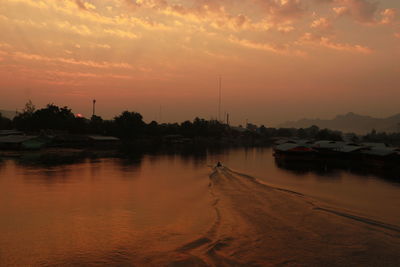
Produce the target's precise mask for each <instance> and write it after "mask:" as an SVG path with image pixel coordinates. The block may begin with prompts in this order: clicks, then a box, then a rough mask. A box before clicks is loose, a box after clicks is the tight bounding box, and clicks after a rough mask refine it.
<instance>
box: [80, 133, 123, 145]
mask: <svg viewBox="0 0 400 267" xmlns="http://www.w3.org/2000/svg"><path fill="white" fill-rule="evenodd" d="M87 139H88V142H89V143H90V144H91V145H92V146H101V147H109V146H115V145H118V144H119V143H120V139H119V138H117V137H114V136H104V135H88V136H87Z"/></svg>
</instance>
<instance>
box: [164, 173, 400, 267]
mask: <svg viewBox="0 0 400 267" xmlns="http://www.w3.org/2000/svg"><path fill="white" fill-rule="evenodd" d="M209 190H210V194H211V197H212V199H213V200H212V208H213V209H214V211H215V220H214V221H213V223H212V225H211V226H210V228H209V230H208V231H207V232H206V233H205V234H204V235H202V236H199V237H198V238H195V239H194V240H193V241H190V242H188V243H186V244H184V245H182V246H180V247H179V248H177V249H176V251H175V252H176V253H177V255H178V256H177V257H178V259H177V260H175V261H172V262H170V263H169V264H168V266H342V265H346V266H400V257H399V256H398V251H400V250H399V249H400V228H399V227H398V226H395V225H389V224H385V223H382V222H378V221H375V220H372V219H368V218H363V217H359V216H356V215H353V214H350V213H347V212H344V211H340V210H336V209H332V208H328V207H325V206H323V205H320V204H319V203H317V202H316V201H314V200H313V199H311V198H308V197H307V196H304V195H303V194H301V193H298V192H294V191H291V190H286V189H283V188H276V187H272V186H269V185H267V184H264V183H262V182H260V181H258V180H257V179H256V178H254V177H252V176H249V175H246V174H241V173H239V172H235V171H233V170H230V169H229V168H227V167H216V168H213V170H212V173H211V174H210V184H209Z"/></svg>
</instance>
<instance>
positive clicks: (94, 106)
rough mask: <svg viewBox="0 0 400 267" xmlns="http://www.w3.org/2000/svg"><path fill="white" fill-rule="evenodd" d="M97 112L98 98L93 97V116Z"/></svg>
mask: <svg viewBox="0 0 400 267" xmlns="http://www.w3.org/2000/svg"><path fill="white" fill-rule="evenodd" d="M95 114H96V99H93V117H94V116H95Z"/></svg>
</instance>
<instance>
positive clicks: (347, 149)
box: [336, 145, 365, 153]
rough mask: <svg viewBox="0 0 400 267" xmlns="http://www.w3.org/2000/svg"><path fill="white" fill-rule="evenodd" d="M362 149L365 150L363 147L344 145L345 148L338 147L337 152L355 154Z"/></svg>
mask: <svg viewBox="0 0 400 267" xmlns="http://www.w3.org/2000/svg"><path fill="white" fill-rule="evenodd" d="M362 149H365V148H364V147H362V146H355V145H344V146H341V147H338V148H337V149H336V150H337V151H339V152H343V153H351V152H355V151H360V150H362Z"/></svg>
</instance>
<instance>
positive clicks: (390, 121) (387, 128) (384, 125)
mask: <svg viewBox="0 0 400 267" xmlns="http://www.w3.org/2000/svg"><path fill="white" fill-rule="evenodd" d="M312 125H316V126H318V127H320V128H328V129H332V130H339V131H342V132H354V133H358V134H365V133H368V132H370V131H371V130H372V129H375V130H376V131H377V132H383V131H384V132H400V113H399V114H397V115H394V116H391V117H388V118H374V117H371V116H364V115H358V114H355V113H353V112H349V113H347V114H345V115H338V116H336V117H335V118H334V119H331V120H322V119H301V120H299V121H288V122H285V123H283V124H281V125H279V127H283V128H292V127H293V128H307V127H310V126H312Z"/></svg>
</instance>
